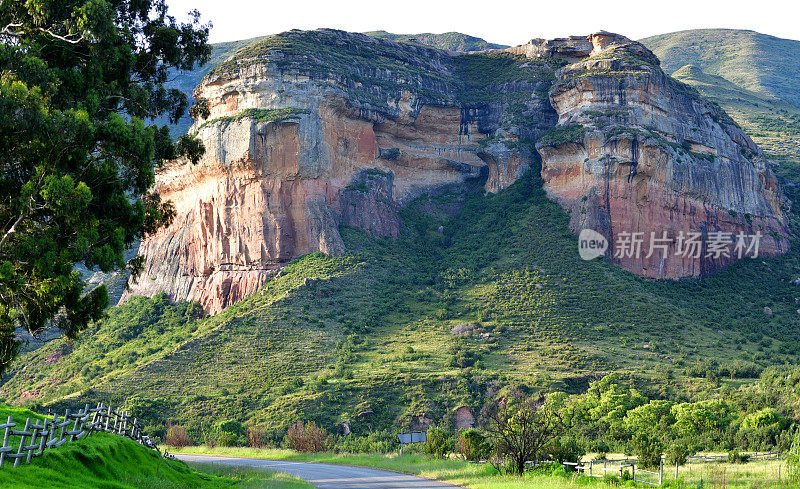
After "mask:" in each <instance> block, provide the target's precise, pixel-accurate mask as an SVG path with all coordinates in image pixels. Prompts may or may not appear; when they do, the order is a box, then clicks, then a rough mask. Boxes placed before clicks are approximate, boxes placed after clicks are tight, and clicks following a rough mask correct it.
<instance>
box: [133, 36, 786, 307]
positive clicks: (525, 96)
mask: <svg viewBox="0 0 800 489" xmlns="http://www.w3.org/2000/svg"><path fill="white" fill-rule="evenodd" d="M195 98H197V99H205V100H207V101H208V103H209V108H210V117H209V118H208V120H206V121H197V122H196V123H195V126H194V127H193V130H196V131H197V132H198V135H199V137H200V138H201V139H202V140H203V141H204V143H205V146H206V149H207V151H206V154H205V156H204V157H203V158H202V160H201V161H200V162H199V163H198V164H196V165H193V164H191V163H189V162H186V161H174V162H171V163H169V164H167V165H165V166H164V167H163V168H162V169H160V171H159V172H158V174H157V177H156V188H155V190H156V191H157V192H158V193H159V194H161V197H162V198H163V199H165V200H171V201H172V202H173V203H174V205H175V210H176V213H177V217H176V218H175V220H174V222H173V223H172V224H171V225H170V226H169V227H167V228H165V229H162V230H161V231H160V232H159V233H158V234H156V235H154V236H151V237H149V238H148V239H147V240H145V241H143V242H142V244H141V247H140V253H141V254H143V255H144V257H145V271H144V273H143V274H142V276H141V277H140V278H139V280H138V282H137V283H135V284H131V290H130V291H129V292H128V293H127V295H154V294H155V293H157V292H161V291H165V292H166V293H167V294H168V295H169V296H170V297H171V298H172V299H173V300H197V301H199V302H200V303H201V304H202V305H203V307H204V309H205V310H206V311H207V312H208V313H216V312H218V311H220V310H222V309H223V308H225V307H226V306H228V305H230V304H232V303H234V302H236V301H238V300H240V299H242V298H244V297H246V296H248V295H250V294H252V293H254V292H255V291H256V290H257V289H258V288H259V287H261V286H262V285H263V284H264V283H265V282H266V281H267V280H268V279H269V277H270V276H271V275H272V274H273V273H275V271H276V270H278V269H279V268H280V267H282V266H283V264H285V263H286V262H287V261H288V260H291V259H293V258H295V257H298V256H300V255H303V254H306V253H310V252H313V251H322V252H324V253H327V254H331V255H338V254H341V253H343V252H344V243H343V241H342V237H341V236H340V234H339V226H343V225H344V226H353V227H357V228H360V229H363V230H365V231H367V232H369V233H372V234H375V235H386V236H398V235H399V234H400V233H401V232H402V229H401V223H400V220H399V219H398V212H399V210H400V209H401V208H402V207H404V206H405V205H407V204H408V203H409V202H411V201H412V200H414V199H416V198H417V197H419V196H420V195H422V194H436V193H438V192H445V191H452V190H457V191H470V190H475V189H479V190H482V191H485V192H499V191H502V190H503V189H504V188H506V187H507V186H508V185H510V184H512V183H513V182H514V181H515V180H517V179H518V178H519V177H520V176H522V175H523V174H524V173H525V172H526V171H527V170H528V169H529V168H531V166H532V164H533V162H534V161H535V159H536V158H537V157H538V155H537V154H536V149H538V152H539V153H540V154H541V157H542V161H543V163H542V176H543V178H544V182H545V186H546V189H547V192H548V194H549V195H550V196H551V197H552V198H553V199H555V200H557V201H558V202H559V203H560V204H561V205H562V206H563V207H564V208H565V209H566V210H567V212H570V214H571V226H572V228H573V229H574V230H575V231H578V230H580V229H583V228H587V227H588V228H592V229H594V230H596V231H598V232H600V233H602V234H604V236H606V237H607V238H608V239H609V240H611V241H612V247H611V248H610V250H609V257H613V255H614V254H615V252H617V251H618V250H617V249H616V248H615V247H614V238H615V237H617V236H620V235H622V234H623V233H626V232H630V233H633V232H637V233H643V235H645V236H648V237H649V234H650V232H656V233H659V236H660V233H661V232H662V231H667V232H669V233H671V234H672V235H674V234H676V233H678V232H681V231H686V232H688V231H700V232H702V233H705V234H706V235H707V234H708V233H711V232H713V231H718V230H724V231H730V232H733V233H736V232H739V231H745V232H748V233H753V232H760V233H761V234H762V236H763V238H762V243H761V250H760V251H761V254H775V253H780V252H782V251H785V250H786V248H787V247H788V242H787V240H786V239H785V237H786V236H787V234H788V232H787V228H786V226H785V224H784V220H785V216H786V211H787V209H788V205H789V203H788V202H787V201H786V199H785V198H784V196H783V194H782V193H781V190H780V188H779V187H778V185H777V182H776V181H775V177H774V176H773V175H772V173H771V172H770V170H769V169H768V168H767V161H766V159H765V158H764V156H763V154H762V153H761V152H760V150H759V149H758V148H757V147H756V146H755V145H754V144H753V142H752V141H751V140H750V139H749V138H748V137H747V136H746V135H745V134H744V133H743V132H742V131H741V129H739V128H738V127H737V126H736V125H735V124H734V123H733V121H731V120H730V118H729V117H727V115H725V114H724V112H722V111H721V110H720V109H718V108H717V107H715V106H714V105H712V104H710V103H709V102H707V101H705V100H703V99H702V98H701V97H700V96H699V95H698V94H697V93H696V92H694V91H693V90H692V89H690V88H688V87H686V86H684V85H682V84H680V83H678V82H676V81H675V80H672V79H670V78H669V77H667V76H666V75H665V74H664V73H663V72H662V71H661V70H660V69H659V67H658V60H657V59H656V58H655V56H653V55H652V53H650V52H649V51H648V50H647V49H645V48H644V47H643V46H642V45H640V44H638V43H635V42H631V41H629V40H628V39H626V38H624V37H621V36H617V35H613V34H608V33H599V34H595V35H593V36H589V37H577V36H573V37H569V38H563V39H555V40H551V41H544V40H538V39H537V40H533V41H531V42H530V43H528V44H525V45H522V46H518V47H515V48H509V49H507V50H493V51H487V52H482V53H472V54H455V53H448V52H445V51H441V50H437V49H434V48H430V47H426V46H423V45H420V44H418V43H397V42H392V41H387V40H383V39H374V38H370V37H366V36H363V35H359V34H350V33H345V32H341V31H333V30H318V31H309V32H304V31H291V32H287V33H284V34H280V35H277V36H272V37H270V38H267V39H265V40H263V41H260V42H257V43H255V44H252V45H250V46H248V47H247V48H244V49H242V50H240V51H239V52H237V53H236V54H235V55H234V56H233V57H232V58H230V59H229V60H227V61H225V62H224V63H222V64H221V65H219V66H217V67H216V68H214V69H213V70H212V71H211V72H210V73H209V75H208V76H206V78H205V79H204V80H203V82H202V83H201V84H200V85H199V86H198V87H197V89H196V90H195ZM543 135H544V136H543ZM537 140H538V143H536V144H535V145H534V143H535V142H536V141H537ZM644 255H645V254H642V257H639V258H631V257H625V256H622V257H619V258H613V259H614V260H615V262H616V263H618V264H619V265H621V266H623V267H624V268H626V269H628V270H631V271H633V272H634V273H637V274H640V275H643V276H647V277H673V278H675V277H685V276H696V275H702V274H707V273H712V272H714V271H716V270H719V269H721V268H723V267H725V266H726V265H727V264H729V263H731V262H732V261H733V258H730V257H728V258H726V257H722V258H719V259H706V258H705V257H700V258H682V257H674V256H664V257H661V256H659V255H654V256H650V257H644ZM123 299H124V298H123Z"/></svg>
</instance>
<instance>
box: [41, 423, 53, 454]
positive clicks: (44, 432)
mask: <svg viewBox="0 0 800 489" xmlns="http://www.w3.org/2000/svg"><path fill="white" fill-rule="evenodd" d="M49 421H50V420H48V419H47V418H44V422H43V423H42V424H43V425H44V429H43V430H42V432H41V433H39V455H41V454H43V453H44V449H45V446H46V445H47V439H48V438H50V432H51V431H53V429H52V427H51V428H50V429H49V430H48V429H47V425H48V422H49Z"/></svg>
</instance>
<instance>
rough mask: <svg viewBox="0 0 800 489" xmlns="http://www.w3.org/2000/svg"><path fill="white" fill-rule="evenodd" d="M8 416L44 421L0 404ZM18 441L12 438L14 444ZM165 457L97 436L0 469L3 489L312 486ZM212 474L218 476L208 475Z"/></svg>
mask: <svg viewBox="0 0 800 489" xmlns="http://www.w3.org/2000/svg"><path fill="white" fill-rule="evenodd" d="M8 416H11V417H13V418H14V421H15V422H16V423H17V424H18V426H20V428H18V429H22V428H21V427H22V426H23V425H24V423H25V419H26V418H31V419H37V420H38V419H43V418H44V416H42V415H40V414H37V413H34V412H32V411H30V410H27V409H23V408H17V407H12V406H6V405H2V404H0V418H2V422H3V423H5V421H6V419H7V417H8ZM15 439H18V437H12V439H11V442H12V445H13V444H14V442H15V441H16V440H15ZM29 441H30V440H28V442H29ZM198 468H199V469H200V471H198V470H194V469H192V468H189V467H187V466H186V464H184V463H183V462H180V461H174V460H168V459H164V458H162V457H161V456H160V455H159V454H158V453H157V452H156V451H154V450H152V449H149V448H146V447H144V446H142V445H140V444H138V443H136V442H134V441H132V440H130V439H128V438H125V437H122V436H118V435H112V434H108V433H95V434H93V435H90V436H87V437H85V438H82V439H80V440H76V441H73V442H67V443H65V444H63V445H62V446H60V447H58V448H53V449H49V450H46V451H45V452H44V454H43V455H42V456H40V457H37V458H34V459H33V460H32V461H31V463H30V464H29V465H28V464H24V463H23V464H20V465H19V466H18V467H13V460H10V461H7V463H6V464H5V465H4V466H3V468H2V469H0V487H14V488H19V489H28V488H30V489H34V488H36V489H61V488H64V489H66V488H76V489H77V488H81V489H82V488H86V487H102V488H104V489H132V488H148V489H150V488H151V489H160V488H165V489H166V488H169V489H183V488H186V489H190V488H191V489H222V488H229V487H236V488H240V489H246V488H253V489H255V488H274V489H302V488H310V487H312V486H311V485H310V484H306V483H305V482H302V481H300V480H299V479H295V478H293V477H289V476H286V475H284V474H276V473H274V472H271V471H266V470H264V471H258V470H249V471H240V470H236V469H235V468H223V469H218V468H216V467H206V466H198ZM209 474H213V475H209Z"/></svg>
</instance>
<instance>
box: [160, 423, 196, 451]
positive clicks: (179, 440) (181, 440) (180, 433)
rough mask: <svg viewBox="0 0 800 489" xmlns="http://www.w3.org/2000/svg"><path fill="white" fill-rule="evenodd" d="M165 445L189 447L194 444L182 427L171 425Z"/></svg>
mask: <svg viewBox="0 0 800 489" xmlns="http://www.w3.org/2000/svg"><path fill="white" fill-rule="evenodd" d="M164 443H165V444H166V445H167V446H170V447H176V448H181V447H188V446H189V445H191V444H192V440H191V439H190V438H189V434H188V433H187V432H186V430H185V429H184V428H183V427H182V426H180V425H172V424H171V425H170V426H169V428H167V434H166V435H164Z"/></svg>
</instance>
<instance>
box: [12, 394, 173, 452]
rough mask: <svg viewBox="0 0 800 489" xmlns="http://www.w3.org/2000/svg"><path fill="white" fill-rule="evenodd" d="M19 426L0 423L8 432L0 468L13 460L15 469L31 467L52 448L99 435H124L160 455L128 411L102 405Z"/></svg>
mask: <svg viewBox="0 0 800 489" xmlns="http://www.w3.org/2000/svg"><path fill="white" fill-rule="evenodd" d="M17 427H18V425H17V424H16V423H14V418H12V417H11V416H9V417H8V420H7V421H6V422H5V424H0V430H5V432H4V433H3V445H2V447H0V467H2V466H3V464H5V463H6V462H10V461H11V460H14V467H16V466H18V465H19V464H20V463H21V462H24V463H26V464H29V463H31V460H32V459H33V458H34V457H38V456H40V455H42V454H43V453H44V451H45V450H47V449H49V448H55V447H59V446H61V445H63V444H64V443H66V442H68V441H74V440H79V439H81V438H83V437H85V436H89V435H91V434H92V433H98V432H105V433H114V434H117V435H120V436H125V437H128V438H130V439H132V440H134V441H137V442H139V443H141V444H142V445H144V446H146V447H148V448H152V449H154V450H156V451H158V452H159V453H161V451H160V450H159V449H158V447H157V446H156V445H155V444H154V443H153V442H152V441H150V437H148V436H147V435H145V434H144V433H143V432H142V429H141V426H140V425H139V422H138V421H137V419H136V418H131V417H130V415H129V414H128V412H127V411H126V412H118V411H115V410H114V409H112V408H111V406H104V405H103V404H102V403H100V404H98V405H97V407H95V408H91V409H90V408H89V405H88V404H87V405H86V406H85V407H84V408H83V409H79V410H78V411H77V412H75V413H72V412H70V410H69V409H67V410H66V412H65V413H64V416H62V417H59V415H57V414H55V415H53V417H52V418H47V417H45V418H44V419H34V420H31V418H28V419H27V420H26V421H25V427H24V428H23V429H21V430H20V429H15V428H17ZM12 437H13V438H12Z"/></svg>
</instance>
